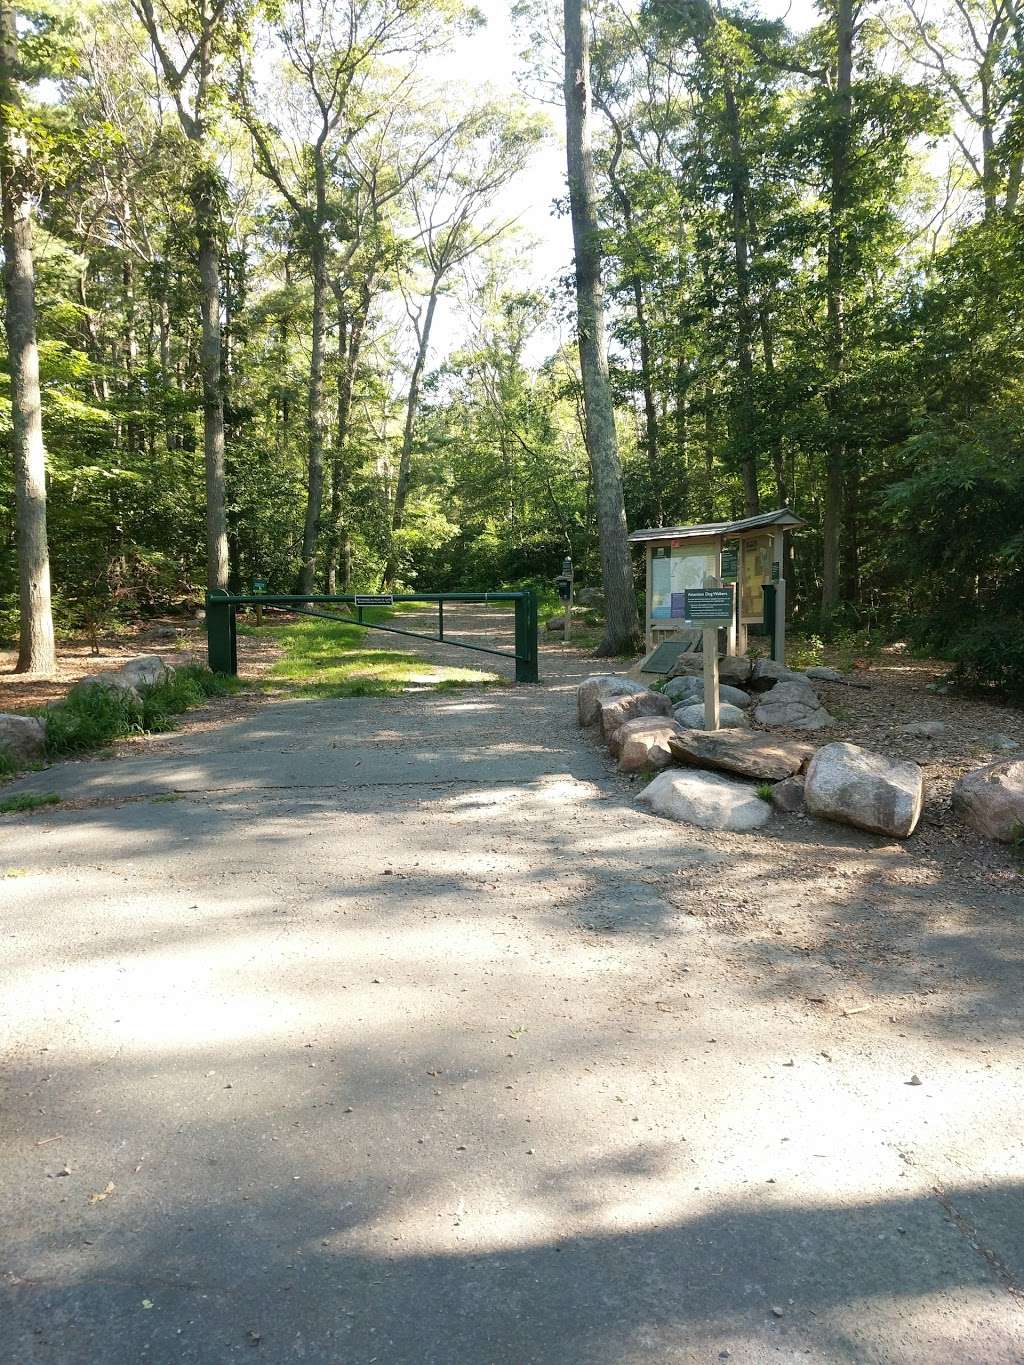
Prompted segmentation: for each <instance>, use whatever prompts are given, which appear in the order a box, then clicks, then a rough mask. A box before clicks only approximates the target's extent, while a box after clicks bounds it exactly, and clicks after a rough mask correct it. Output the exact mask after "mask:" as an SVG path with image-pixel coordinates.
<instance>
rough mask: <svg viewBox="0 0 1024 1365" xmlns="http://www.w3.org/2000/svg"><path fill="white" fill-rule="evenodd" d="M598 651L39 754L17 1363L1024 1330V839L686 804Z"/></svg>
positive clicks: (13, 900) (15, 944)
mask: <svg viewBox="0 0 1024 1365" xmlns="http://www.w3.org/2000/svg"><path fill="white" fill-rule="evenodd" d="M461 624H462V628H463V629H464V630H465V631H466V632H467V636H466V638H470V639H472V638H480V639H482V638H484V637H485V635H486V634H487V633H488V632H489V631H490V629H491V628H490V626H489V625H488V624H487V623H486V622H482V621H481V620H479V619H477V618H476V616H475V614H470V613H467V615H466V616H465V617H464V618H463V619H462V622H461ZM474 632H476V634H474ZM445 657H449V656H445ZM590 669H591V664H590V663H589V662H588V661H585V660H582V659H580V658H579V657H578V656H576V655H574V654H573V653H572V652H571V651H565V653H564V654H563V653H562V652H560V651H558V650H554V651H546V652H545V655H544V659H543V674H544V677H545V683H544V685H543V686H541V687H538V688H518V689H517V688H513V687H509V686H501V687H495V688H491V689H486V690H482V691H481V690H467V691H464V692H459V693H451V694H437V693H431V692H424V693H419V694H412V695H406V696H402V697H397V698H385V699H370V698H367V699H352V700H345V701H336V702H330V701H316V702H312V701H283V702H274V703H268V704H264V705H262V706H260V707H259V708H254V709H253V710H252V711H251V712H249V713H247V714H243V715H242V716H241V717H240V718H239V719H237V720H235V721H233V722H231V723H228V724H223V723H220V724H216V725H213V724H207V725H206V726H202V725H198V726H196V727H195V728H194V729H192V730H191V731H189V732H186V733H183V734H181V735H179V736H175V737H170V738H165V739H163V740H161V741H160V743H159V745H154V746H146V747H145V748H141V747H130V746H129V747H127V748H126V749H125V750H123V751H122V753H121V756H119V757H118V758H116V759H114V760H111V761H91V762H82V763H74V764H66V765H62V766H61V767H59V768H54V769H51V770H49V771H48V772H47V773H43V774H37V775H33V776H32V777H29V778H27V779H25V780H24V782H23V784H22V785H24V786H25V787H26V788H29V789H30V788H32V787H36V788H41V787H45V788H46V789H49V790H59V791H61V792H62V793H63V794H64V795H65V796H66V797H67V798H68V806H67V807H58V808H53V809H51V810H50V811H47V812H42V813H39V814H36V815H34V816H31V817H5V818H4V821H3V824H2V826H0V839H2V844H0V872H4V873H5V876H4V878H3V880H0V904H2V907H3V921H2V922H3V939H2V941H0V942H2V946H0V968H2V983H3V989H2V995H0V1036H2V1037H3V1040H4V1043H3V1047H4V1055H5V1060H6V1077H7V1093H6V1098H5V1103H4V1106H3V1120H2V1122H3V1128H4V1132H3V1151H4V1155H5V1163H4V1171H5V1181H4V1201H3V1205H2V1207H0V1247H2V1248H3V1250H2V1253H0V1255H2V1259H3V1266H2V1271H3V1278H2V1280H0V1296H2V1298H0V1303H2V1309H0V1311H2V1321H3V1324H4V1326H3V1331H2V1332H0V1360H2V1361H3V1362H5V1365H6V1362H10V1365H15V1362H17V1365H24V1363H25V1362H31V1363H32V1365H37V1363H38V1365H57V1363H58V1362H59V1363H60V1365H65V1363H66V1365H71V1362H74V1363H75V1365H79V1362H83V1361H97V1362H99V1361H102V1362H104V1365H107V1362H109V1363H110V1365H120V1362H129V1361H130V1362H137V1361H149V1362H159V1363H160V1365H163V1362H168V1365H169V1363H170V1362H176V1363H177V1362H187V1363H191V1362H195V1365H200V1363H201V1365H220V1362H225V1361H229V1360H234V1359H236V1358H239V1359H243V1358H244V1359H249V1360H252V1359H262V1360H264V1361H269V1362H273V1363H274V1365H285V1362H288V1363H289V1365H290V1362H293V1361H296V1360H306V1361H314V1362H323V1365H328V1362H329V1363H330V1365H338V1363H339V1362H345V1365H350V1362H351V1363H352V1365H364V1363H365V1365H370V1362H374V1361H376V1362H380V1365H435V1363H436V1365H487V1363H488V1362H490V1365H530V1363H531V1362H533V1363H535V1365H577V1362H580V1363H584V1362H585V1363H587V1365H589V1363H590V1362H594V1365H621V1363H623V1362H626V1363H628V1365H633V1363H634V1362H636V1363H639V1362H643V1363H644V1365H647V1363H648V1362H659V1365H660V1362H673V1363H674V1362H698V1361H699V1362H704V1361H710V1362H715V1361H718V1360H719V1359H731V1360H732V1361H735V1362H743V1365H746V1363H747V1362H758V1363H759V1362H762V1361H773V1362H776V1361H783V1362H792V1361H797V1360H799V1361H806V1360H808V1359H810V1360H814V1361H816V1362H817V1361H826V1362H832V1361H835V1362H862V1361H863V1362H901V1363H902V1362H911V1365H917V1363H918V1362H920V1363H921V1365H924V1362H928V1363H929V1365H931V1363H932V1362H934V1363H935V1365H939V1362H941V1363H942V1365H945V1363H946V1362H949V1361H957V1362H977V1365H982V1362H984V1363H985V1365H997V1363H999V1362H1019V1361H1020V1360H1021V1358H1022V1353H1021V1349H1020V1342H1021V1340H1022V1339H1024V1312H1022V1308H1021V1295H1022V1293H1024V1205H1022V1198H1021V1194H1022V1187H1021V1170H1020V1154H1021V1151H1022V1150H1024V1144H1022V1138H1024V1131H1022V1119H1021V1115H1022V1113H1024V1104H1022V1100H1024V1093H1022V1091H1024V1081H1022V1072H1021V1065H1020V1034H1021V1025H1022V1005H1021V998H1020V987H1019V983H1020V968H1021V955H1022V949H1021V942H1022V940H1021V933H1020V924H1021V913H1022V911H1024V898H1022V897H1021V895H1020V882H1019V879H1018V878H1017V876H1016V865H1015V863H1014V862H1013V859H1012V858H1011V857H1010V855H1009V854H1001V853H996V854H994V855H992V856H991V857H987V858H985V859H980V858H976V857H974V856H972V853H971V849H970V846H969V845H965V848H966V852H965V853H964V854H963V855H962V857H961V858H960V861H959V863H958V862H957V857H956V853H955V848H956V846H955V845H954V843H953V842H952V841H951V840H950V839H947V838H946V837H945V836H943V838H942V839H941V840H939V841H938V843H937V845H936V846H929V845H928V844H927V843H920V842H918V841H916V840H912V841H910V842H909V843H907V844H900V845H897V844H890V843H886V842H885V841H884V840H880V839H876V838H873V837H871V836H867V835H858V834H856V833H853V832H846V831H843V830H841V829H838V828H836V829H829V828H828V827H825V826H821V825H817V824H812V823H811V822H810V821H803V820H798V819H791V820H787V821H783V820H780V821H779V822H778V824H777V825H776V826H774V827H772V832H771V834H765V835H761V834H758V835H752V836H751V835H747V836H719V835H715V836H712V835H709V834H703V833H701V832H700V831H695V830H691V829H687V828H685V827H682V826H674V825H670V824H667V823H665V822H662V821H659V820H656V819H654V818H652V817H650V816H648V815H646V814H643V813H641V811H640V810H639V809H638V808H637V807H636V805H635V803H634V801H633V793H632V790H631V789H630V787H629V785H628V783H626V782H624V781H623V780H622V779H620V778H618V777H617V776H615V775H614V774H613V773H612V772H611V771H610V770H609V768H608V765H607V762H606V759H605V757H604V754H603V753H602V752H601V751H600V750H599V749H598V748H597V747H596V746H595V745H594V744H593V743H592V742H591V741H590V740H589V739H588V738H587V737H582V736H581V735H580V733H579V731H578V730H577V729H576V726H575V714H574V687H575V683H576V681H577V680H578V678H579V677H581V676H583V675H584V674H585V673H586V672H588V671H590ZM918 1082H919V1083H918Z"/></svg>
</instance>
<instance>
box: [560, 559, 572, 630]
mask: <svg viewBox="0 0 1024 1365" xmlns="http://www.w3.org/2000/svg"><path fill="white" fill-rule="evenodd" d="M572 591H573V581H572V574H570V575H569V596H568V598H567V600H566V603H565V626H564V628H563V630H562V639H563V640H564V641H565V643H566V644H568V643H569V637H570V635H571V634H572Z"/></svg>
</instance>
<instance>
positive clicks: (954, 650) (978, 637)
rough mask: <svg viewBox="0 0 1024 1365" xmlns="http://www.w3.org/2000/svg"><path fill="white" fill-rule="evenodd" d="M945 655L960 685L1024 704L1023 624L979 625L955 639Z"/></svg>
mask: <svg viewBox="0 0 1024 1365" xmlns="http://www.w3.org/2000/svg"><path fill="white" fill-rule="evenodd" d="M945 652H946V654H947V656H948V657H949V658H950V659H952V660H953V662H954V663H955V664H956V667H955V669H954V670H953V676H954V678H955V679H956V681H957V682H958V683H959V684H960V685H962V686H965V687H975V688H979V689H983V690H990V691H995V692H999V693H1000V694H1001V695H1002V696H1005V697H1006V698H1008V699H1009V700H1010V701H1014V702H1020V701H1024V621H1022V620H1019V619H1018V620H1005V619H1004V620H997V621H993V620H988V621H980V622H978V623H977V624H976V625H974V626H972V627H971V628H970V629H969V630H967V631H965V632H964V634H962V635H957V636H955V637H954V638H953V639H952V640H951V641H950V642H949V644H948V645H947V646H946V651H945Z"/></svg>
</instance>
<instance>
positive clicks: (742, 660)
mask: <svg viewBox="0 0 1024 1365" xmlns="http://www.w3.org/2000/svg"><path fill="white" fill-rule="evenodd" d="M753 667H754V665H753V662H752V660H750V659H748V658H746V657H745V656H744V655H742V654H726V655H725V656H724V657H723V658H721V659H719V661H718V680H719V682H723V683H728V685H729V686H730V687H744V686H746V684H747V683H748V682H749V681H750V673H751V670H752V668H753Z"/></svg>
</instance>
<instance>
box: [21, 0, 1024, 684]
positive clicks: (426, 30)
mask: <svg viewBox="0 0 1024 1365" xmlns="http://www.w3.org/2000/svg"><path fill="white" fill-rule="evenodd" d="M6 8H7V9H8V10H10V7H9V6H8V7H6ZM488 17H489V9H488V7H487V6H485V7H483V9H482V10H478V9H477V8H475V7H473V6H471V5H468V4H464V3H463V0H269V2H268V3H256V0H92V3H89V4H86V5H83V6H81V7H78V6H75V7H71V9H70V12H69V8H68V7H64V6H57V7H53V6H48V5H43V4H41V5H39V6H38V7H28V6H17V7H15V19H16V24H17V36H18V39H19V44H18V46H19V51H18V55H17V69H16V70H13V71H8V81H7V83H8V88H9V89H11V90H13V89H14V88H15V87H16V88H17V92H18V104H17V106H15V104H14V103H12V100H13V98H14V97H13V95H8V96H7V97H5V104H4V111H3V112H4V119H5V122H6V124H7V125H8V132H9V133H10V132H12V130H13V132H15V133H16V134H17V136H18V139H19V140H20V143H21V144H22V145H23V151H22V153H21V161H20V162H19V166H20V172H19V173H20V176H21V183H22V184H23V185H24V186H27V190H26V192H27V193H28V194H29V195H30V197H31V202H32V209H33V219H34V222H33V251H34V261H35V304H36V329H37V333H38V342H39V365H40V381H41V399H42V422H43V436H44V441H45V448H46V502H47V513H48V541H49V554H50V564H51V571H52V578H53V588H54V611H55V617H56V620H57V624H58V628H64V629H80V628H82V627H86V626H90V625H95V624H96V623H97V622H98V621H103V620H106V619H108V618H110V617H111V616H115V615H117V614H125V615H128V614H138V613H147V612H155V611H162V610H167V609H168V608H170V607H172V606H174V605H180V604H183V603H191V604H193V605H195V604H197V603H198V602H199V600H200V597H201V593H202V590H203V588H204V586H205V585H207V584H211V585H231V586H232V587H242V586H244V585H247V584H249V583H250V582H251V580H252V578H253V577H254V576H258V577H262V578H266V579H267V580H268V581H269V582H270V583H271V584H272V585H273V587H274V588H276V589H278V590H291V589H298V590H302V591H307V592H308V591H311V590H314V589H315V590H326V591H348V590H352V589H374V588H376V587H378V586H379V585H382V584H386V585H404V586H406V587H410V588H419V589H423V590H448V589H459V588H462V589H467V590H468V589H481V588H492V587H498V586H499V585H510V584H519V583H524V582H528V581H541V580H550V579H551V578H552V577H553V576H554V575H555V574H556V573H557V572H558V571H559V568H560V566H561V561H562V558H563V556H564V555H566V554H571V556H572V558H573V560H574V562H575V565H576V572H577V581H578V582H581V583H583V582H591V583H599V582H600V578H601V561H600V553H599V549H600V547H599V544H598V519H597V507H596V505H595V489H594V481H593V477H592V475H593V470H592V464H591V460H590V458H588V450H587V444H586V440H585V435H584V431H585V424H584V412H583V391H582V386H581V373H580V359H579V351H578V349H577V344H576V336H575V333H574V315H573V312H572V306H571V302H570V300H571V294H572V279H571V274H570V273H569V266H570V262H569V261H568V260H567V261H566V262H565V268H564V270H557V269H556V270H553V271H545V270H544V269H542V268H540V267H539V266H538V265H537V262H538V261H540V262H543V261H545V260H547V259H549V255H545V253H543V252H537V251H536V250H535V243H534V242H532V241H531V238H530V234H529V232H528V231H527V230H526V229H525V228H524V227H523V226H522V225H521V224H520V223H517V221H516V218H517V213H516V207H515V206H516V201H517V194H519V193H521V190H519V189H517V187H521V186H523V185H524V184H525V183H526V180H527V179H528V178H529V177H531V176H532V175H535V174H536V166H537V164H538V163H537V156H538V150H539V149H542V148H543V147H544V146H545V145H547V146H550V145H552V144H557V143H558V141H559V139H560V138H561V136H562V128H563V125H562V123H561V119H562V110H561V107H560V100H561V80H562V76H561V66H562V61H563V27H562V24H563V16H562V8H561V6H557V7H555V6H552V5H549V4H548V3H546V0H539V2H538V3H524V4H521V5H519V6H518V7H517V8H516V12H515V22H516V33H517V36H518V45H519V47H520V48H521V51H522V56H521V59H520V68H519V69H520V71H521V78H520V80H519V86H520V91H519V92H518V93H517V92H512V91H510V90H508V89H505V90H500V89H497V88H495V89H488V88H487V87H486V85H485V84H484V80H485V78H486V75H487V73H486V72H483V73H468V74H467V78H466V79H465V80H460V81H458V82H455V83H452V82H451V81H447V82H446V81H445V80H443V79H442V78H441V76H440V75H439V67H438V62H437V54H438V53H439V52H441V51H443V50H444V48H445V47H446V46H450V45H452V44H456V45H457V44H458V43H459V42H461V41H463V40H464V39H465V36H466V35H468V34H471V33H472V32H473V31H474V30H475V29H478V28H479V26H481V25H483V24H485V23H486V22H487V20H488ZM491 17H492V18H493V16H491ZM799 17H801V19H802V22H801V23H799V24H797V23H796V22H794V23H793V24H787V23H786V22H784V21H783V20H781V19H778V18H774V17H769V16H768V15H767V14H766V13H765V12H763V11H762V10H760V9H759V8H758V6H757V5H755V4H739V5H730V4H722V5H717V4H716V5H711V4H708V3H705V0H645V3H642V4H639V5H635V4H628V3H627V4H619V3H614V4H613V3H601V2H599V3H596V4H595V5H594V6H593V7H592V8H591V10H590V11H589V15H588V16H587V22H588V23H589V25H590V28H589V32H590V44H591V50H590V60H591V80H592V83H593V139H594V149H593V150H594V166H595V173H596V180H595V185H596V193H597V219H598V229H597V230H598V234H599V245H600V258H601V262H602V265H601V276H602V280H603V283H604V289H605V295H606V306H607V310H608V311H607V318H608V338H609V341H608V345H609V350H608V364H609V372H610V380H611V390H612V395H613V399H614V425H615V434H616V435H617V438H618V449H619V453H620V456H621V463H622V480H623V490H624V497H625V508H626V517H627V520H628V523H629V525H630V527H639V526H653V525H672V524H683V523H689V522H697V521H705V520H717V519H726V518H733V517H737V516H744V515H750V514H752V513H754V512H757V511H758V510H765V509H771V508H775V507H781V506H789V507H791V508H792V509H793V510H794V511H795V512H796V513H797V514H798V515H799V516H800V517H802V518H803V519H805V520H806V521H807V523H808V529H807V530H806V531H804V532H802V533H801V534H800V535H799V537H798V538H797V542H796V551H795V555H794V562H793V565H792V567H791V570H790V575H791V580H792V588H793V591H792V605H793V611H794V613H795V615H796V617H797V620H798V622H799V623H800V624H802V625H803V626H804V627H805V628H807V629H814V630H821V631H823V632H830V631H836V630H840V629H858V628H862V627H865V626H870V627H871V628H872V629H876V630H878V631H880V632H883V633H886V634H889V635H892V636H896V635H901V636H904V637H907V638H909V639H911V641H912V642H913V643H915V644H918V645H921V646H922V647H928V648H932V649H935V650H940V651H947V652H951V653H952V654H954V655H958V656H959V657H961V658H964V659H965V660H967V661H969V663H970V666H971V667H972V668H974V669H976V670H977V672H978V676H980V677H983V678H986V679H989V680H994V681H997V682H1001V683H1004V684H1010V685H1013V684H1012V678H1013V677H1014V676H1016V677H1017V678H1018V679H1019V678H1021V677H1024V643H1022V641H1024V611H1022V606H1021V604H1022V602H1024V593H1022V589H1024V572H1022V571H1024V460H1022V416H1024V390H1022V385H1024V379H1022V374H1024V367H1022V360H1024V224H1022V217H1021V211H1020V182H1021V171H1022V161H1024V114H1022V108H1024V105H1022V98H1024V84H1022V72H1024V18H1022V11H1021V7H1020V0H938V3H935V2H934V0H933V2H932V3H929V4H927V5H925V4H924V3H923V0H879V2H878V3H860V4H855V3H851V0H822V3H820V4H819V5H818V6H817V8H816V9H814V10H811V9H807V10H806V11H804V12H803V13H802V15H801V16H799ZM478 76H479V79H478ZM567 212H568V203H567V200H566V198H565V190H564V186H563V187H559V186H555V187H554V193H553V195H552V205H551V213H552V219H551V222H552V225H553V227H554V226H555V225H557V224H558V221H559V218H562V217H564V216H565V215H566V214H567ZM439 319H440V322H439ZM3 363H4V364H5V366H8V368H10V367H9V357H8V353H7V352H6V351H5V353H4V359H3ZM0 429H2V432H3V436H4V439H5V441H7V442H8V444H10V443H11V441H12V432H13V429H14V428H13V426H12V408H11V403H10V400H9V399H8V397H7V395H6V390H5V394H4V397H3V400H2V403H0ZM13 469H14V463H13V462H12V460H11V459H7V460H6V461H5V462H4V474H3V478H4V481H5V486H4V494H5V496H4V508H3V513H2V516H3V522H2V545H0V607H2V610H3V613H4V621H5V623H6V625H7V626H9V627H10V632H13V631H14V630H15V622H16V617H17V608H18V563H17V556H16V548H15V546H16V530H17V516H16V511H15V499H14V475H13ZM218 469H220V470H221V472H222V478H221V479H220V481H219V484H218V482H217V478H216V477H213V480H212V482H211V471H213V472H214V476H215V475H216V471H217V470H218ZM1015 642H1016V643H1015ZM1015 650H1016V651H1017V654H1018V655H1019V657H1018V658H1017V659H1016V661H1014V651H1015ZM1014 670H1016V672H1014ZM1018 685H1019V684H1018Z"/></svg>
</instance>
